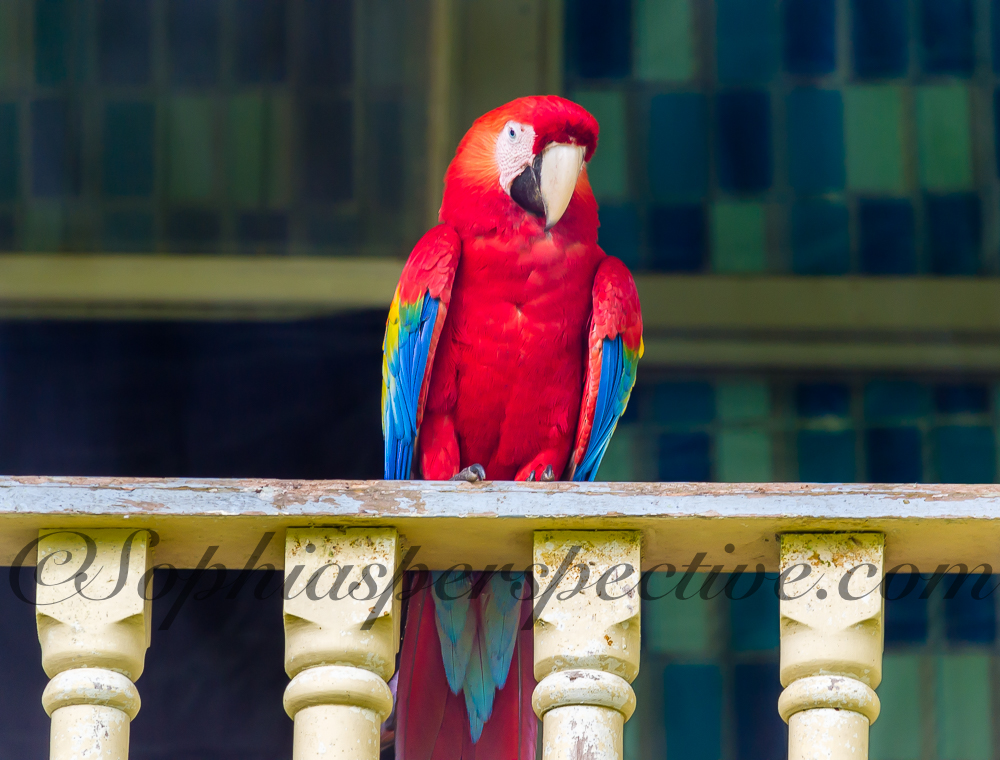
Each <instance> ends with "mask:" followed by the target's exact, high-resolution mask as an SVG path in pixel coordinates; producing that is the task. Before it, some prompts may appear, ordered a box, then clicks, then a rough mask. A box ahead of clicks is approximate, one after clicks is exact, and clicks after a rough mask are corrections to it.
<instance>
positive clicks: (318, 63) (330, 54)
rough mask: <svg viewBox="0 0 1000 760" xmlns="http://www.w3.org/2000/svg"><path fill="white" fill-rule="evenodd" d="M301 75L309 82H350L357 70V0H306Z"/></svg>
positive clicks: (328, 84) (330, 84)
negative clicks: (354, 30)
mask: <svg viewBox="0 0 1000 760" xmlns="http://www.w3.org/2000/svg"><path fill="white" fill-rule="evenodd" d="M303 13H304V18H305V24H304V26H303V27H302V31H303V35H302V48H303V50H302V78H303V80H304V81H306V82H308V83H309V84H318V85H326V86H336V85H347V84H350V82H351V76H352V74H353V71H354V34H353V29H354V0H332V1H331V0H306V2H305V6H304V7H303Z"/></svg>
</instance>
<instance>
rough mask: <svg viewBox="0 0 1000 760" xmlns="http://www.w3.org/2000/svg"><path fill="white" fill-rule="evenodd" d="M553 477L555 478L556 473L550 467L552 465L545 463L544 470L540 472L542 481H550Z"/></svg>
mask: <svg viewBox="0 0 1000 760" xmlns="http://www.w3.org/2000/svg"><path fill="white" fill-rule="evenodd" d="M555 479H556V473H555V471H554V470H553V469H552V465H550V464H547V465H545V470H544V471H543V472H542V482H543V483H551V482H552V481H553V480H555Z"/></svg>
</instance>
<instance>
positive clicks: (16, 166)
mask: <svg viewBox="0 0 1000 760" xmlns="http://www.w3.org/2000/svg"><path fill="white" fill-rule="evenodd" d="M20 165H21V130H20V128H19V127H18V123H17V104H16V103H0V201H12V200H14V199H15V198H17V196H18V195H19V192H18V189H19V185H20V176H21V172H20Z"/></svg>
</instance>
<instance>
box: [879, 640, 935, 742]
mask: <svg viewBox="0 0 1000 760" xmlns="http://www.w3.org/2000/svg"><path fill="white" fill-rule="evenodd" d="M922 693H923V689H921V686H920V658H919V656H917V655H898V654H897V655H894V654H887V655H885V656H884V657H883V659H882V684H881V685H880V686H879V687H878V697H879V700H881V702H882V712H881V713H880V714H879V716H878V720H877V721H875V723H874V725H872V728H871V737H870V742H871V744H870V749H871V756H872V757H876V758H879V760H920V755H921V753H920V747H921V723H922V721H921V719H920V696H921V694H922Z"/></svg>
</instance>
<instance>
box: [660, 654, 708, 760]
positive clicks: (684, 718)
mask: <svg viewBox="0 0 1000 760" xmlns="http://www.w3.org/2000/svg"><path fill="white" fill-rule="evenodd" d="M663 727H664V732H665V733H666V740H667V756H668V757H683V758H685V760H719V758H720V757H721V756H722V673H721V672H720V670H719V666H718V665H707V664H706V665H701V664H686V663H685V664H681V663H671V664H669V665H667V666H666V667H665V668H664V669H663Z"/></svg>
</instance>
